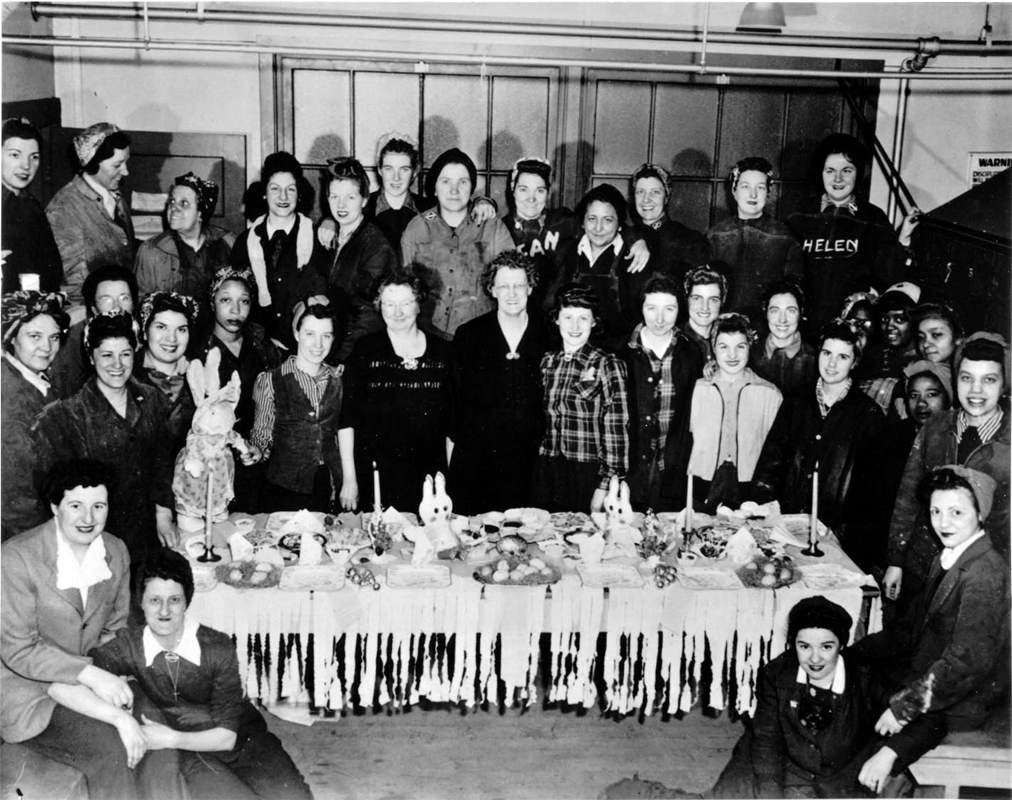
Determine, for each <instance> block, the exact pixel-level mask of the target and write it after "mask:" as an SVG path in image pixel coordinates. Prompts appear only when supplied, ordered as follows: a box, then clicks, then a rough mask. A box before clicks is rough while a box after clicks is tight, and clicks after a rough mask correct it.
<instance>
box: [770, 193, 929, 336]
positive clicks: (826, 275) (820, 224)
mask: <svg viewBox="0 0 1012 800" xmlns="http://www.w3.org/2000/svg"><path fill="white" fill-rule="evenodd" d="M787 222H788V225H789V226H790V228H791V230H792V231H793V232H794V235H795V237H797V240H798V241H799V242H800V243H801V253H802V257H803V258H804V282H803V283H804V287H803V288H804V290H805V297H806V298H807V300H808V304H807V309H806V312H807V315H808V323H809V330H810V331H812V332H817V331H819V330H820V329H821V327H822V326H823V325H825V324H826V323H827V322H829V321H830V320H832V319H833V318H834V317H837V316H839V314H840V313H841V311H842V309H843V301H844V300H845V299H846V298H847V296H848V295H850V294H853V293H854V292H860V291H868V289H869V288H870V287H874V288H875V289H877V290H878V291H879V292H882V291H883V290H885V289H886V288H887V287H889V286H891V285H892V284H894V283H895V282H896V281H899V280H902V279H903V277H904V275H905V273H906V271H907V268H906V260H907V257H908V254H909V251H908V250H907V249H906V248H904V247H901V246H900V244H899V242H898V241H897V239H896V232H895V231H894V230H893V226H892V225H891V224H890V222H889V218H888V217H887V216H886V215H885V212H884V211H882V209H881V208H879V207H878V206H873V205H871V204H870V203H859V204H858V206H857V211H856V213H855V212H852V211H850V210H849V209H847V208H837V207H835V206H832V207H830V208H827V209H826V210H825V211H823V212H800V211H799V212H796V213H794V214H791V216H790V218H789V219H788V221H787Z"/></svg>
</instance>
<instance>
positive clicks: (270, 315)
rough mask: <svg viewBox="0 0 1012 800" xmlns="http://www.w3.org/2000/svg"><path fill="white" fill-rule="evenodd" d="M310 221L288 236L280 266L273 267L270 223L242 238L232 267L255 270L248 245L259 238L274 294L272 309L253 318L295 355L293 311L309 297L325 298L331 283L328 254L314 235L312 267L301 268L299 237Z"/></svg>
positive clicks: (261, 309) (262, 308)
mask: <svg viewBox="0 0 1012 800" xmlns="http://www.w3.org/2000/svg"><path fill="white" fill-rule="evenodd" d="M308 219H309V218H308V217H304V216H302V215H299V216H297V217H296V219H295V225H294V227H293V228H292V230H291V232H290V233H289V234H288V235H287V236H285V239H284V241H283V242H282V244H281V253H280V255H279V256H278V259H277V266H276V267H274V266H272V261H273V259H272V252H273V249H272V246H271V243H270V241H269V240H268V239H267V220H266V219H265V220H264V221H263V222H261V223H260V224H259V225H256V226H255V227H253V228H249V229H247V230H245V231H243V232H242V234H240V236H239V238H238V239H237V240H236V243H235V247H233V248H232V266H233V267H235V268H236V269H251V265H250V256H249V248H248V244H247V243H248V241H249V237H250V236H258V237H259V238H260V244H261V246H262V247H263V251H264V262H265V266H266V270H267V281H268V283H269V285H270V290H271V304H270V306H266V307H265V306H256V307H255V308H254V309H253V313H252V314H251V318H252V319H253V321H254V322H256V323H257V324H259V325H263V327H264V329H265V330H266V331H267V335H268V336H269V337H270V338H272V339H277V341H279V342H281V343H282V344H283V345H285V346H286V347H288V349H289V350H291V351H292V352H293V353H294V352H295V337H294V336H293V334H292V309H293V308H295V304H296V303H298V302H299V301H300V300H303V299H305V297H306V296H307V295H316V294H324V293H325V292H326V290H327V279H326V276H325V275H324V273H323V265H324V261H325V258H326V256H325V253H324V250H323V248H322V247H320V244H319V243H318V242H317V241H316V234H315V233H314V234H313V239H312V241H313V250H312V255H311V256H310V258H309V263H307V264H304V265H303V266H302V267H300V266H299V257H298V246H297V242H298V235H299V226H300V225H303V224H307V222H308Z"/></svg>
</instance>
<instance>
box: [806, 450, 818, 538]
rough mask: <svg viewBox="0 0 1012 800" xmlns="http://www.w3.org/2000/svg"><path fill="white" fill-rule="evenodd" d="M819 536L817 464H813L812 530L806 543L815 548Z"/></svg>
mask: <svg viewBox="0 0 1012 800" xmlns="http://www.w3.org/2000/svg"><path fill="white" fill-rule="evenodd" d="M818 534H819V462H818V461H816V462H815V470H814V471H813V472H812V528H811V531H810V533H809V535H808V542H809V544H811V545H812V547H815V543H816V541H818V539H817V537H818Z"/></svg>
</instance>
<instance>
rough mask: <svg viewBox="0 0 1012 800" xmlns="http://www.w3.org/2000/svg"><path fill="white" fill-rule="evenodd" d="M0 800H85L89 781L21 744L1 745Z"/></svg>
mask: <svg viewBox="0 0 1012 800" xmlns="http://www.w3.org/2000/svg"><path fill="white" fill-rule="evenodd" d="M0 798H3V800H19V798H24V800H88V782H87V781H86V780H85V778H84V775H83V774H81V773H80V772H79V771H78V770H76V769H74V768H73V767H68V766H67V765H66V764H60V763H58V762H56V761H53V760H51V759H49V758H46V756H43V755H39V754H38V753H36V752H35V751H34V750H30V749H28V748H27V747H24V746H22V745H20V744H11V743H10V742H4V743H3V744H0Z"/></svg>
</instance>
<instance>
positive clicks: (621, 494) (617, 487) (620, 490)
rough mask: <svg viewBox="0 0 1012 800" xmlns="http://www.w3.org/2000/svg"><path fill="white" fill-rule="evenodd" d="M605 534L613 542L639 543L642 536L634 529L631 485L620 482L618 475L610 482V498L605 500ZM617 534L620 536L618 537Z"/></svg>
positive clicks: (613, 476)
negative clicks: (630, 495) (629, 541)
mask: <svg viewBox="0 0 1012 800" xmlns="http://www.w3.org/2000/svg"><path fill="white" fill-rule="evenodd" d="M604 511H605V517H606V522H605V534H606V537H607V538H608V539H609V540H611V541H625V540H629V539H631V540H632V541H639V540H640V538H641V534H640V533H639V531H637V530H636V529H635V528H634V527H633V520H634V519H635V515H634V514H633V509H632V503H631V502H630V501H629V484H628V483H626V482H625V481H621V482H619V479H618V476H617V475H612V476H611V480H610V481H609V482H608V496H607V497H606V498H605V499H604ZM616 534H619V535H618V536H616Z"/></svg>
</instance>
